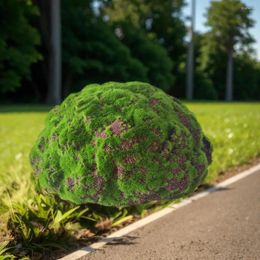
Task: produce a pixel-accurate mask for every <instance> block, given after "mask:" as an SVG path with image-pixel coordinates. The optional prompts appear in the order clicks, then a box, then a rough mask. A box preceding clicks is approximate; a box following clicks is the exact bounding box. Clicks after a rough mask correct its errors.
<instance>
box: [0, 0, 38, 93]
mask: <svg viewBox="0 0 260 260" xmlns="http://www.w3.org/2000/svg"><path fill="white" fill-rule="evenodd" d="M37 14H38V10H37V7H36V6H35V5H33V4H32V3H31V1H25V0H21V1H15V0H8V1H0V93H1V92H2V93H5V92H8V91H15V90H16V89H17V88H18V87H20V85H21V80H22V79H23V78H29V77H30V66H31V64H32V63H35V62H37V61H38V60H39V59H40V58H41V54H40V53H39V52H38V51H37V49H36V46H37V45H38V44H39V43H40V35H39V33H38V31H37V29H36V28H34V27H33V26H31V25H30V23H29V21H28V20H29V17H31V16H34V15H37Z"/></svg>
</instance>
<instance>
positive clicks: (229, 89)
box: [226, 49, 233, 101]
mask: <svg viewBox="0 0 260 260" xmlns="http://www.w3.org/2000/svg"><path fill="white" fill-rule="evenodd" d="M226 77H227V78H226V101H232V100H233V50H232V49H230V50H229V51H228V60H227V75H226Z"/></svg>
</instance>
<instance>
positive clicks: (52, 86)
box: [47, 0, 61, 105]
mask: <svg viewBox="0 0 260 260" xmlns="http://www.w3.org/2000/svg"><path fill="white" fill-rule="evenodd" d="M50 4H51V5H50V13H51V15H50V19H51V21H50V24H51V26H50V29H51V37H50V63H49V64H50V66H49V82H48V83H49V84H48V95H47V102H48V104H55V105H56V104H59V103H60V102H61V18H60V0H51V1H50Z"/></svg>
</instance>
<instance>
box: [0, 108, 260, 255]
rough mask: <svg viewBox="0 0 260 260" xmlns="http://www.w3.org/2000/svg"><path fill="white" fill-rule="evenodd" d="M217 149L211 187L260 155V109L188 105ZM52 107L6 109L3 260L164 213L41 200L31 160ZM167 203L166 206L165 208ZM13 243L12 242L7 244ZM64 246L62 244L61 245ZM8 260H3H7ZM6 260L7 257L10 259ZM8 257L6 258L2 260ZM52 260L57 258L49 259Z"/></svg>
mask: <svg viewBox="0 0 260 260" xmlns="http://www.w3.org/2000/svg"><path fill="white" fill-rule="evenodd" d="M187 106H188V107H189V109H190V110H192V111H193V112H194V113H195V115H196V117H197V118H198V121H199V122H200V124H201V125H202V128H203V130H204V132H205V133H206V135H207V136H208V137H209V139H210V140H211V142H212V143H213V146H214V152H213V163H212V165H211V166H210V168H209V174H208V176H207V178H206V180H205V183H206V184H210V183H212V182H214V180H216V178H217V177H218V175H219V174H221V173H223V172H225V171H226V170H227V169H229V168H231V167H233V166H236V165H241V164H243V163H245V162H247V161H248V160H249V159H252V158H256V157H257V156H259V155H260V127H259V122H260V104H259V103H229V104H227V103H187ZM48 110H49V108H48V107H44V106H42V107H37V106H34V107H30V106H15V107H8V106H4V107H0V122H1V124H0V140H1V141H0V162H1V164H0V183H1V186H0V214H1V215H0V243H1V242H2V243H3V244H0V259H2V258H3V259H5V258H4V257H7V255H8V254H9V258H6V259H11V258H10V253H12V254H13V258H14V255H15V256H16V257H19V259H22V258H24V257H26V256H30V257H31V258H34V259H37V258H38V259H40V258H41V257H42V256H43V255H44V256H46V255H48V254H49V251H50V249H54V248H55V249H56V250H57V251H58V250H59V249H61V248H62V247H63V245H64V244H66V246H67V245H68V243H71V244H72V245H74V246H75V244H76V243H75V241H77V245H79V244H80V242H79V241H81V242H84V243H85V242H86V240H88V241H91V239H93V235H94V234H96V235H100V234H102V233H103V232H106V231H107V230H112V229H113V228H114V227H116V226H120V225H123V223H129V222H131V221H132V219H133V218H134V217H136V216H140V215H141V216H142V215H145V214H146V212H147V211H149V210H151V209H156V208H158V207H162V206H163V205H164V203H161V204H160V203H159V204H158V203H157V202H151V203H148V204H144V205H139V206H136V207H131V208H122V209H116V208H111V207H110V208H108V207H100V206H97V205H82V206H81V207H76V206H75V205H72V204H70V203H66V202H62V201H59V200H58V199H56V198H48V197H44V196H42V195H40V196H38V195H37V194H36V193H35V191H34V187H33V185H32V183H31V167H30V164H29V161H28V155H29V152H30V149H31V146H32V144H33V142H34V140H35V139H36V137H37V135H38V133H39V132H40V130H41V129H42V127H43V123H44V119H45V117H46V114H47V111H48ZM165 203H166V202H165ZM6 241H7V242H6ZM57 241H59V243H57ZM1 255H2V256H1ZM4 255H5V256H4ZM1 257H2V258H1ZM49 259H51V255H50V256H49Z"/></svg>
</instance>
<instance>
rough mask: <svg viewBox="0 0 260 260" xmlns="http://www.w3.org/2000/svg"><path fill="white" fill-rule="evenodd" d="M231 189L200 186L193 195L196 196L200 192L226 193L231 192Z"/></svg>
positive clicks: (207, 185) (208, 185)
mask: <svg viewBox="0 0 260 260" xmlns="http://www.w3.org/2000/svg"><path fill="white" fill-rule="evenodd" d="M231 189H232V188H229V187H217V186H215V185H210V184H202V185H200V186H199V188H198V189H197V190H196V191H195V192H194V194H197V193H199V192H202V191H208V190H209V191H210V192H217V191H228V190H231Z"/></svg>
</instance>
